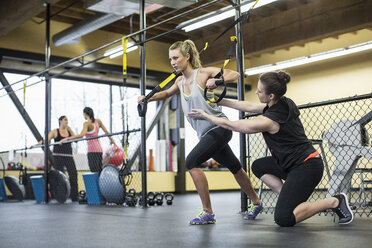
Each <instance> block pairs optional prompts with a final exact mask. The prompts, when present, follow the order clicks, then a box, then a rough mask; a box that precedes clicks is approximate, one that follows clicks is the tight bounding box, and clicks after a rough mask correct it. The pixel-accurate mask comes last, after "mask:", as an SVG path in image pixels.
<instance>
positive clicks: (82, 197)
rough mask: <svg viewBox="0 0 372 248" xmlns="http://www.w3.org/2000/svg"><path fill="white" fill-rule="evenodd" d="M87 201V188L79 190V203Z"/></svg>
mask: <svg viewBox="0 0 372 248" xmlns="http://www.w3.org/2000/svg"><path fill="white" fill-rule="evenodd" d="M86 203H87V193H86V192H85V190H80V191H79V204H86Z"/></svg>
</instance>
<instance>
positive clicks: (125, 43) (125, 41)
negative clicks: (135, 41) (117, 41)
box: [121, 36, 128, 86]
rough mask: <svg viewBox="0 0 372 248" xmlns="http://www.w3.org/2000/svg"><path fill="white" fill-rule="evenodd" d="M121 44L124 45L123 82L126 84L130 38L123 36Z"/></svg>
mask: <svg viewBox="0 0 372 248" xmlns="http://www.w3.org/2000/svg"><path fill="white" fill-rule="evenodd" d="M121 44H122V45H123V83H124V86H125V85H126V83H127V72H128V71H127V47H128V38H125V36H123V38H122V39H121Z"/></svg>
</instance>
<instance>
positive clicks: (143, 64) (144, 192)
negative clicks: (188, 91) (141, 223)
mask: <svg viewBox="0 0 372 248" xmlns="http://www.w3.org/2000/svg"><path fill="white" fill-rule="evenodd" d="M144 28H146V13H145V0H141V2H140V29H144ZM140 40H141V42H142V43H141V45H140V65H141V69H140V70H141V76H140V80H141V82H140V91H141V95H145V94H146V92H145V91H146V56H145V55H146V53H145V52H146V49H145V45H146V44H145V42H144V41H145V40H146V32H142V33H141V35H140ZM146 164H147V163H146V116H144V117H141V154H140V167H141V172H142V207H143V208H146V207H147V197H146V196H147V174H146V172H147V168H146Z"/></svg>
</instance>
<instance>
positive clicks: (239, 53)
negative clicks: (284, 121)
mask: <svg viewBox="0 0 372 248" xmlns="http://www.w3.org/2000/svg"><path fill="white" fill-rule="evenodd" d="M235 3H236V5H237V7H236V9H235V20H236V19H238V18H240V16H241V8H240V0H235ZM235 32H236V37H237V40H238V42H237V46H236V62H237V63H236V64H237V72H239V73H240V77H239V78H238V87H237V91H238V100H239V101H243V100H244V94H245V92H244V51H243V30H242V23H241V22H238V23H237V24H236V26H235ZM244 115H245V113H244V112H243V111H239V119H244ZM245 137H246V135H245V134H244V133H240V134H239V139H240V163H241V164H242V167H243V170H245V171H247V156H246V138H245ZM247 209H248V204H247V195H246V194H245V193H244V191H242V190H241V212H245V211H247Z"/></svg>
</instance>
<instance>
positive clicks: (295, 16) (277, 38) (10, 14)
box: [0, 0, 372, 78]
mask: <svg viewBox="0 0 372 248" xmlns="http://www.w3.org/2000/svg"><path fill="white" fill-rule="evenodd" d="M118 1H121V2H123V1H124V2H128V3H130V4H133V2H136V1H134V0H48V1H46V2H48V3H50V5H51V11H50V14H51V38H52V37H53V35H54V34H55V33H56V32H54V31H53V25H54V24H53V23H55V22H58V23H64V24H68V25H72V26H74V25H77V24H78V23H79V22H81V21H85V20H87V19H89V18H94V16H97V15H99V14H102V13H100V12H97V11H95V10H93V9H94V8H92V7H91V6H94V4H97V3H98V4H101V5H100V6H101V7H100V8H102V6H105V13H108V14H109V12H110V8H109V6H110V2H111V3H112V2H118ZM260 1H265V0H260ZM43 2H45V1H42V0H3V1H1V2H0V44H1V47H0V55H1V58H0V59H1V63H0V68H1V69H4V66H3V65H2V64H3V61H4V60H14V61H23V65H24V63H41V64H42V63H43V60H44V59H45V57H43V56H44V54H43V53H41V52H40V50H39V51H36V50H31V51H30V50H28V49H27V46H26V47H25V46H19V47H14V46H8V45H7V44H5V45H4V44H2V43H1V39H4V38H6V37H7V36H8V35H11V34H13V35H14V33H15V32H16V30H17V28H19V27H20V26H21V25H24V23H27V22H30V21H32V22H34V23H35V22H36V23H39V25H38V29H37V31H36V32H37V33H38V37H39V39H40V40H41V44H43V42H44V43H45V41H44V40H45V30H46V29H45V16H46V13H45V7H44V6H43ZM149 2H150V1H146V6H147V7H148V11H149V12H148V13H147V14H146V15H147V19H146V22H147V23H146V25H147V26H151V25H153V24H156V23H158V22H160V21H163V20H166V19H168V18H171V17H173V16H176V15H178V14H180V13H183V12H185V11H187V10H190V9H193V8H197V7H199V6H201V5H203V4H205V3H207V2H212V0H208V1H199V2H197V1H195V0H178V1H172V0H168V1H167V0H165V1H164V0H162V1H160V0H152V1H151V3H149ZM161 2H163V3H164V2H165V3H167V6H164V5H163V6H159V5H157V4H156V3H161ZM181 5H184V7H180V6H181ZM230 5H231V3H230V1H227V0H221V1H218V2H217V3H214V4H211V5H210V6H208V7H206V8H202V9H200V10H198V11H195V12H193V13H191V14H189V15H187V16H183V17H181V18H177V19H175V20H172V21H170V22H167V23H164V24H162V25H159V26H157V27H155V28H153V29H150V30H148V31H147V32H146V37H147V38H150V37H153V36H156V35H159V34H161V33H164V32H166V31H169V30H172V29H174V28H175V27H176V26H177V25H178V24H180V23H182V22H185V21H187V20H190V19H192V18H195V17H198V16H201V15H204V14H207V13H210V12H212V11H216V10H218V9H221V8H223V7H226V6H230ZM371 13H372V0H278V1H276V2H273V3H270V4H268V5H265V6H263V7H260V8H257V9H254V10H252V11H251V13H250V18H249V21H248V22H247V23H246V24H244V26H243V34H244V54H245V58H248V59H249V58H251V57H254V56H259V55H260V54H263V53H268V52H269V53H270V52H274V51H276V50H278V49H289V48H290V47H293V46H304V44H305V43H307V42H311V41H318V42H322V40H323V39H325V38H330V37H332V38H334V39H337V38H338V36H340V35H342V34H346V33H354V34H355V35H357V31H358V30H361V29H372V15H371ZM232 22H233V18H229V19H226V20H224V21H221V22H218V23H215V24H212V25H209V26H207V27H204V28H201V29H198V30H195V31H191V32H187V33H186V32H185V31H183V30H178V31H175V32H174V33H172V34H169V35H166V36H163V37H160V38H158V39H156V41H157V42H156V44H155V46H159V44H162V43H164V44H165V45H164V46H161V49H163V50H164V48H165V49H166V48H167V47H168V46H169V45H170V44H171V43H173V42H175V41H177V40H185V39H188V38H190V39H192V40H194V41H195V43H196V44H197V46H198V47H199V48H201V47H203V46H204V44H205V42H206V41H212V40H213V39H214V38H215V37H216V36H217V35H218V34H219V33H220V32H222V31H223V30H224V29H225V28H226V27H227V26H228V25H229V24H231V23H232ZM137 30H139V14H138V13H136V12H135V11H134V12H132V13H130V15H128V16H125V17H124V18H122V19H120V20H118V21H115V22H113V23H111V24H108V25H106V26H104V27H102V28H100V29H98V30H94V31H92V33H91V35H92V34H93V35H94V33H97V34H98V32H101V33H102V31H108V32H110V33H112V34H117V36H116V38H115V39H117V37H122V36H123V35H127V34H130V33H131V32H135V31H137ZM58 32H59V31H58ZM234 33H235V31H234V29H232V30H231V31H230V32H228V35H234ZM17 34H19V39H20V40H22V39H25V37H23V36H22V34H21V33H20V32H18V33H17ZM17 38H18V37H17ZM115 39H113V40H115ZM40 40H39V41H38V42H40ZM118 45H120V44H118ZM229 45H230V44H229V43H228V42H226V40H225V39H219V40H218V41H217V42H215V43H214V44H213V46H210V47H209V48H208V49H207V51H206V52H205V54H204V55H203V60H202V61H203V64H204V65H216V64H218V63H221V62H222V61H223V60H224V57H225V52H221V51H226V50H227V49H228V48H229ZM63 46H67V47H68V45H63ZM10 47H11V49H10ZM44 49H45V48H44ZM55 49H58V48H55V47H54V45H53V42H52V41H51V55H52V61H54V63H58V62H63V60H64V59H68V58H71V57H74V56H65V57H64V56H56V55H55V54H54V51H55ZM89 49H92V48H89ZM159 49H160V48H159ZM41 51H42V50H41ZM86 51H88V47H84V45H82V44H80V46H79V51H78V53H79V52H80V54H84V53H85V52H86ZM165 51H166V50H165ZM78 55H79V54H76V56H78ZM146 55H148V53H147V52H146ZM165 56H167V54H166V55H165ZM165 58H166V57H165ZM37 60H39V61H37ZM161 60H164V59H163V58H162V59H161ZM117 61H118V62H117V67H118V68H120V60H117ZM110 63H111V62H110ZM161 63H164V64H166V63H168V61H167V59H165V61H162V62H161ZM18 66H20V67H21V66H22V63H18V64H17V63H15V64H14V65H13V67H15V68H14V69H15V70H16V69H17V68H16V67H18ZM35 68H36V67H35ZM104 68H108V69H107V70H113V68H114V67H105V65H104V63H99V69H100V70H105V69H104ZM7 69H8V70H9V68H7ZM18 69H19V70H21V69H22V68H18ZM148 69H150V70H149V72H148V75H149V76H151V75H154V76H155V77H159V78H160V77H162V76H163V74H164V73H165V74H164V75H167V73H166V70H163V71H162V72H159V71H160V70H156V69H155V70H154V69H152V68H151V65H149V66H148ZM133 72H134V73H133V75H134V74H136V73H137V72H138V71H133Z"/></svg>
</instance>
